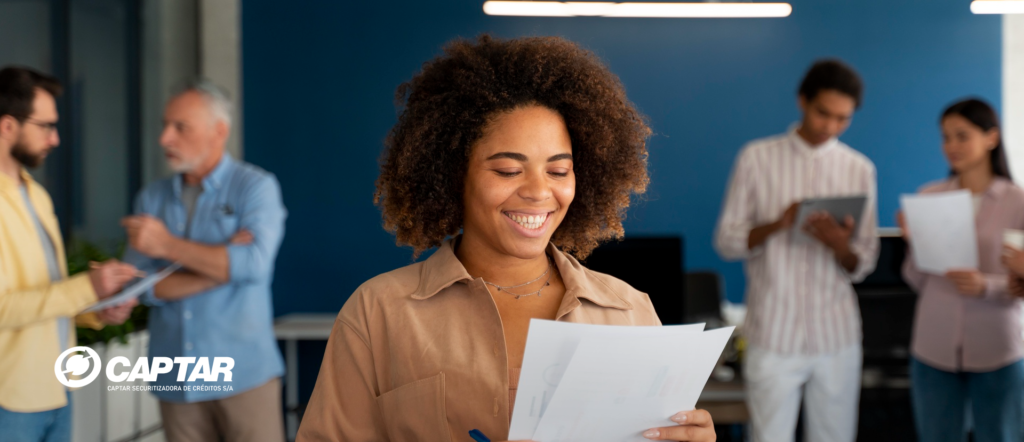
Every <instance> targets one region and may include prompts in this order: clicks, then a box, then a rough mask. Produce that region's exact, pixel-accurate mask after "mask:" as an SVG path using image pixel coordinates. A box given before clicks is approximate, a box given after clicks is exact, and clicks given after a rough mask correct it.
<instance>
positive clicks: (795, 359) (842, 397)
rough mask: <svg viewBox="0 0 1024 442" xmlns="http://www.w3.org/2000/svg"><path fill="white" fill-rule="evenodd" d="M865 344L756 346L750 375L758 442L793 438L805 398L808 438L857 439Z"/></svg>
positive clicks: (822, 441) (816, 441)
mask: <svg viewBox="0 0 1024 442" xmlns="http://www.w3.org/2000/svg"><path fill="white" fill-rule="evenodd" d="M861 364H862V356H861V347H860V345H859V344H858V345H854V346H851V347H848V348H846V349H843V350H841V351H839V352H838V353H829V354H820V355H799V354H782V353H775V352H772V351H769V350H766V349H764V348H759V347H756V346H753V345H751V346H750V347H748V349H747V356H746V361H745V364H744V371H743V374H744V377H745V380H746V386H747V407H748V408H749V409H750V421H751V422H750V423H751V425H750V429H751V435H752V436H753V438H752V440H753V442H791V441H792V440H793V439H794V438H795V432H796V431H795V430H796V422H797V418H798V417H799V414H800V400H801V398H802V399H803V403H804V440H806V441H807V442H853V441H854V439H855V438H856V436H857V408H858V403H859V400H860V372H861Z"/></svg>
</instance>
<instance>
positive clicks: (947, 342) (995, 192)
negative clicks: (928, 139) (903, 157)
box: [903, 178, 1024, 372]
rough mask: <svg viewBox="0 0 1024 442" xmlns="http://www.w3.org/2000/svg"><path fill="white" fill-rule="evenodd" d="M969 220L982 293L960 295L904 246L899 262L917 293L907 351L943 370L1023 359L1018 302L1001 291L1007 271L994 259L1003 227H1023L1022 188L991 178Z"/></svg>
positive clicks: (940, 188)
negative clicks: (975, 236) (904, 253)
mask: <svg viewBox="0 0 1024 442" xmlns="http://www.w3.org/2000/svg"><path fill="white" fill-rule="evenodd" d="M959 188H960V186H959V185H958V184H957V181H956V180H955V179H949V180H944V181H941V182H939V183H935V184H931V185H928V186H925V187H924V189H922V190H921V193H935V192H948V191H951V190H957V189H959ZM975 224H976V229H977V232H978V261H979V264H980V266H979V268H978V270H979V271H981V273H983V274H984V275H985V281H986V284H985V292H984V294H983V295H982V296H980V297H971V296H967V295H962V294H960V293H959V292H958V291H957V289H956V286H954V285H953V283H951V282H949V280H948V279H946V278H945V277H944V276H942V275H932V274H928V273H924V272H921V271H920V270H918V269H917V266H915V265H914V256H913V253H912V252H910V251H909V250H908V252H907V257H906V260H905V261H904V262H903V279H904V280H905V281H906V282H907V284H909V285H910V286H911V287H912V288H913V289H914V290H916V291H917V294H918V300H917V313H916V315H915V318H914V338H913V344H912V345H911V352H912V353H913V354H914V357H916V358H918V359H920V360H921V361H922V362H924V363H926V364H928V365H931V366H932V367H935V368H938V369H942V370H946V371H961V370H962V371H973V372H984V371H992V370H996V369H999V368H1002V367H1005V366H1006V365H1009V364H1011V363H1013V362H1016V361H1017V360H1019V359H1020V358H1021V357H1024V340H1021V324H1020V314H1021V301H1020V300H1019V299H1016V298H1014V297H1013V296H1011V295H1010V294H1009V293H1008V292H1007V287H1006V286H1007V282H1008V276H1007V269H1006V267H1004V266H1003V264H1002V262H1000V257H1001V255H1002V252H1003V230H1005V229H1022V228H1024V190H1022V189H1021V188H1020V187H1017V186H1015V185H1014V184H1013V183H1011V182H1010V181H1008V180H1006V179H1002V178H997V179H996V180H994V181H993V182H992V184H991V185H989V188H988V190H986V191H985V192H984V193H983V194H982V198H981V207H980V208H979V210H978V214H977V216H976V217H975ZM911 235H913V232H911ZM910 240H911V241H926V240H927V238H914V237H911V239H910Z"/></svg>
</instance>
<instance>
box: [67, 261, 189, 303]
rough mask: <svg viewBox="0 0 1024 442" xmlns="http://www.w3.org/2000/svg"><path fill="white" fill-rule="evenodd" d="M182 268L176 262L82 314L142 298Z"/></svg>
mask: <svg viewBox="0 0 1024 442" xmlns="http://www.w3.org/2000/svg"><path fill="white" fill-rule="evenodd" d="M180 268H181V263H177V262H176V263H174V264H171V265H169V266H167V267H165V268H164V269H163V270H161V271H159V272H157V273H154V274H152V275H149V276H146V277H145V278H142V279H140V280H139V282H136V283H135V284H132V285H130V286H127V287H125V288H124V289H122V290H121V291H120V292H118V293H117V294H114V295H113V296H111V297H109V298H104V299H103V300H101V301H100V302H97V303H95V304H93V305H92V306H90V307H88V308H86V309H85V310H82V311H81V313H89V312H94V311H98V310H103V309H105V308H107V307H113V306H115V305H119V304H122V303H125V302H127V301H131V300H132V299H135V298H138V297H139V296H142V294H143V293H146V291H148V290H149V289H151V288H153V286H155V285H156V283H158V282H160V281H163V279H164V278H166V277H168V276H170V274H171V273H174V271H175V270H178V269H180Z"/></svg>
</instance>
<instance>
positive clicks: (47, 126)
mask: <svg viewBox="0 0 1024 442" xmlns="http://www.w3.org/2000/svg"><path fill="white" fill-rule="evenodd" d="M25 122H26V123H28V124H33V125H36V126H39V127H41V128H43V130H45V131H46V133H47V134H52V133H54V132H56V131H57V123H56V122H53V121H51V122H47V121H39V120H33V119H31V118H26V119H25Z"/></svg>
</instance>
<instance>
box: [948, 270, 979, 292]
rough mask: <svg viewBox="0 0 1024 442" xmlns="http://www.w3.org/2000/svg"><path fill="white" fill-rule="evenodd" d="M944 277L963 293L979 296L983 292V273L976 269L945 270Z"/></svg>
mask: <svg viewBox="0 0 1024 442" xmlns="http://www.w3.org/2000/svg"><path fill="white" fill-rule="evenodd" d="M946 279H948V280H949V282H952V283H953V285H955V286H956V290H957V291H958V292H960V293H961V294H963V295H967V296H975V297H980V296H981V295H983V294H984V293H985V285H986V284H985V275H982V274H981V272H979V271H977V270H974V269H967V270H950V271H948V272H946Z"/></svg>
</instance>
